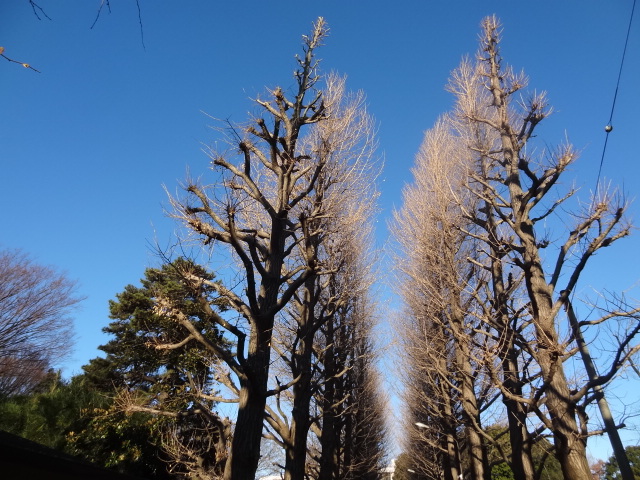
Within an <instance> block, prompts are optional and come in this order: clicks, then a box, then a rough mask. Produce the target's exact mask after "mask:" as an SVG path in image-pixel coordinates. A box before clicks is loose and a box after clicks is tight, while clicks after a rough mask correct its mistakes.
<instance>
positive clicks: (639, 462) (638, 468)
mask: <svg viewBox="0 0 640 480" xmlns="http://www.w3.org/2000/svg"><path fill="white" fill-rule="evenodd" d="M624 451H625V452H626V453H627V458H628V459H629V463H630V465H631V471H632V472H633V476H634V477H635V478H636V479H637V480H640V446H629V447H627V448H625V449H624ZM604 478H605V480H619V479H620V478H622V477H621V475H620V467H618V461H617V460H616V457H615V456H614V455H612V456H611V457H609V460H608V461H607V463H606V465H605V472H604Z"/></svg>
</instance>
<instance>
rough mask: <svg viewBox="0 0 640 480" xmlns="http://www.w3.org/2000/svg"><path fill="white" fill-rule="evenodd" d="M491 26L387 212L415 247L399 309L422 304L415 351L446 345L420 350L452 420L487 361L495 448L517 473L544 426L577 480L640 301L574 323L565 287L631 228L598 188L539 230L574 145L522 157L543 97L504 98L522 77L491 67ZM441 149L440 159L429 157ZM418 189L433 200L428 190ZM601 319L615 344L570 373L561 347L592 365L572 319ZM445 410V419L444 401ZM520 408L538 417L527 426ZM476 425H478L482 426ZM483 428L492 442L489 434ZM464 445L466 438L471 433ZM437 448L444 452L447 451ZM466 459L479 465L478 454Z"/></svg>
mask: <svg viewBox="0 0 640 480" xmlns="http://www.w3.org/2000/svg"><path fill="white" fill-rule="evenodd" d="M499 30H500V26H499V24H498V21H497V20H496V19H495V18H494V17H489V18H487V19H485V20H484V21H483V33H482V35H481V42H480V44H481V48H480V51H479V53H478V59H477V61H476V62H471V61H470V60H463V62H462V64H461V66H460V67H459V68H458V69H457V70H456V71H455V72H454V73H453V75H452V79H451V82H450V84H449V89H450V91H451V92H453V93H454V94H455V96H456V108H455V110H454V112H453V114H451V115H449V116H446V117H443V120H441V122H440V123H439V124H438V125H437V126H436V127H435V128H434V130H433V131H432V132H430V134H429V135H428V136H427V139H426V140H425V146H423V149H422V150H421V154H420V155H421V156H422V157H423V158H427V159H429V162H427V163H428V168H420V155H419V161H418V165H419V166H418V167H417V168H416V170H415V172H414V173H415V174H416V186H415V187H411V188H409V189H408V191H407V195H406V196H405V205H404V207H403V209H404V210H403V211H402V212H401V214H400V215H399V216H398V218H397V220H398V221H397V223H398V224H399V225H400V226H401V229H402V230H401V231H402V235H403V236H402V242H403V246H404V249H405V252H413V251H414V250H415V251H417V252H418V253H416V254H415V255H413V256H410V255H409V256H407V258H408V259H409V260H408V262H406V263H403V264H401V268H402V269H403V272H404V274H405V278H406V280H405V285H406V286H405V288H404V296H405V301H406V303H407V307H408V309H409V313H410V315H409V316H408V317H409V318H411V317H413V319H414V320H415V319H417V318H418V317H419V316H421V315H424V316H425V318H426V319H428V321H429V323H428V324H427V326H428V327H429V328H430V330H429V331H428V332H427V333H428V335H430V336H431V337H432V338H433V345H430V346H429V347H427V348H426V349H425V352H429V351H433V350H435V351H436V352H437V351H439V350H440V351H444V352H446V353H445V354H442V355H441V356H440V357H430V358H432V359H433V360H434V361H433V362H432V368H431V370H426V369H425V371H426V372H428V371H434V369H435V367H433V365H437V362H436V361H435V359H436V358H440V362H442V366H443V367H446V368H450V369H451V373H450V374H449V378H450V379H451V380H450V381H449V384H448V387H449V389H448V390H445V389H441V390H438V391H439V392H440V396H434V395H433V394H432V397H431V400H432V402H431V405H434V406H437V405H447V403H448V402H451V401H452V400H456V399H458V398H459V399H460V400H461V403H462V408H461V409H460V412H461V413H462V417H461V423H462V424H463V425H465V428H467V426H468V425H474V424H476V423H477V421H476V420H475V419H478V418H479V417H478V416H477V415H476V413H479V412H480V411H481V410H479V409H478V403H477V400H479V399H480V398H481V397H478V396H476V406H474V405H473V404H472V403H469V401H468V400H469V399H471V398H472V397H469V396H467V395H466V394H465V392H469V393H470V392H472V391H474V389H472V388H470V387H471V385H472V383H469V384H468V385H467V386H465V379H468V380H471V379H474V378H477V377H475V373H474V371H476V372H478V371H484V372H486V375H487V376H488V378H489V379H490V380H491V383H492V384H493V385H494V387H495V388H496V389H499V392H500V394H501V396H502V399H503V403H504V405H505V407H506V414H507V418H508V421H509V433H510V437H511V445H512V449H511V451H512V452H513V455H512V456H511V458H506V456H505V455H504V453H503V454H502V456H503V457H504V459H505V460H506V461H508V462H509V463H510V465H511V467H512V469H513V471H514V474H515V475H516V477H517V478H523V479H527V478H530V479H533V478H536V476H537V475H539V471H537V470H536V469H535V468H534V465H533V461H532V454H531V452H532V448H533V446H534V443H535V442H536V439H537V438H541V437H540V434H542V433H544V432H545V431H546V432H550V433H551V434H552V435H553V438H554V447H555V455H556V457H557V459H558V461H559V462H560V464H561V466H562V470H563V474H564V476H565V478H567V479H576V480H577V479H584V480H586V479H587V478H590V477H589V475H590V474H589V465H588V462H587V458H586V450H585V445H586V441H587V436H588V435H589V423H588V419H587V416H586V413H585V409H586V407H587V406H588V405H589V404H590V402H592V401H593V400H594V398H598V399H599V400H601V399H602V395H603V390H602V387H603V386H604V385H606V384H607V383H608V382H610V381H611V380H612V378H613V377H614V376H615V374H616V372H617V371H618V370H619V369H620V368H621V366H622V365H623V364H625V363H626V362H627V361H628V360H629V359H630V358H631V355H633V354H634V353H635V352H637V351H638V349H639V348H640V347H638V345H637V342H634V338H635V336H636V335H637V334H638V332H639V331H640V321H639V319H640V317H639V315H638V312H639V309H638V307H637V306H634V305H631V304H629V303H628V302H626V301H625V300H624V298H623V297H610V298H607V299H605V304H604V305H600V307H599V309H600V310H601V311H602V312H603V315H602V316H600V317H598V318H596V319H594V320H591V321H587V320H583V321H581V322H579V321H578V320H577V319H576V318H575V315H574V314H573V308H572V304H571V302H570V298H571V295H572V293H573V291H574V290H575V286H576V284H577V282H578V280H579V278H580V276H581V274H582V272H583V271H584V269H585V267H586V265H587V262H588V261H589V259H590V258H591V257H592V256H593V255H594V254H595V253H596V252H597V251H599V250H600V249H602V248H604V247H607V246H610V245H611V244H612V243H614V242H615V241H616V240H618V239H620V238H622V237H624V236H626V235H628V233H629V228H630V227H629V224H628V222H626V221H625V220H624V212H625V209H626V204H625V203H624V201H623V200H621V199H620V198H619V197H616V196H614V195H611V194H608V193H600V194H599V195H598V196H597V197H595V198H593V199H592V200H591V202H590V203H589V204H588V205H586V207H585V208H584V209H583V210H582V211H579V212H578V213H577V214H574V215H573V221H574V222H575V226H574V227H573V228H570V229H567V232H566V234H565V240H564V241H558V242H555V243H554V242H551V241H550V240H549V238H550V235H549V233H548V232H547V231H546V229H543V226H544V222H543V220H545V219H547V218H548V217H549V216H550V215H551V214H554V213H556V212H557V207H558V206H559V205H561V204H563V202H565V201H566V200H567V199H568V198H569V197H571V196H572V195H573V194H574V191H573V190H571V191H569V192H568V193H566V194H565V195H564V196H561V197H559V198H552V199H551V200H549V197H551V196H552V195H551V194H552V192H553V191H554V188H553V187H554V186H555V184H556V183H557V181H558V179H559V178H560V176H561V175H562V174H563V173H564V172H565V170H566V169H567V168H568V166H569V165H571V164H572V163H573V162H574V161H575V159H576V158H577V155H576V153H575V151H574V150H573V148H572V147H571V146H569V145H563V146H561V147H559V148H558V149H556V150H554V151H544V153H543V154H542V155H539V156H536V157H533V156H532V154H531V152H532V151H535V149H534V148H532V147H531V143H532V142H531V140H532V138H533V132H534V130H535V129H536V126H537V125H538V124H539V123H540V122H541V121H543V120H544V119H545V118H546V117H547V116H548V114H549V113H550V108H549V107H548V105H547V102H546V98H545V96H544V94H534V95H532V96H531V97H529V98H526V97H525V99H524V100H521V101H519V102H515V101H513V100H512V99H513V98H515V97H514V95H515V94H516V92H519V91H520V90H521V89H522V88H523V87H525V86H526V78H525V77H524V75H522V74H520V75H518V74H514V73H513V71H512V70H511V69H510V68H509V67H505V66H504V65H503V64H502V59H501V57H500V52H499ZM527 147H529V148H527ZM439 155H440V156H441V157H442V158H445V159H447V161H446V162H442V161H441V162H437V159H438V156H439ZM456 168H457V169H458V170H456ZM441 172H444V174H442V173H441ZM438 175H440V177H437V176H438ZM434 178H440V180H439V181H435V182H434V181H433V179H434ZM421 182H422V183H421ZM434 185H435V187H434ZM416 192H417V193H416ZM429 194H430V195H431V196H432V197H434V198H433V199H429V198H427V199H426V200H425V197H428V196H429ZM421 195H422V196H421ZM425 206H426V208H425ZM438 206H439V207H438ZM434 207H435V208H434ZM447 235H449V236H447ZM556 236H557V234H556ZM423 245H427V247H428V248H424V247H423ZM465 245H466V248H465ZM545 249H546V251H547V253H546V255H543V251H545ZM553 253H555V255H553ZM552 256H553V257H555V258H552V259H551V260H549V258H550V257H552ZM545 257H546V259H545ZM454 259H455V261H452V260H454ZM465 262H466V265H465ZM457 312H458V313H457ZM474 318H475V320H473V319H474ZM611 320H614V321H616V323H614V324H613V325H617V328H616V335H615V338H616V339H617V344H616V345H615V346H614V353H613V355H612V357H611V359H609V365H608V366H607V367H606V368H604V369H603V371H605V372H606V373H605V374H602V375H597V373H595V372H593V371H592V372H590V373H589V375H587V380H584V381H581V380H580V379H579V378H578V377H576V378H570V377H568V376H567V375H566V374H565V362H566V361H567V360H568V359H569V358H573V357H575V356H577V355H580V356H581V357H583V360H585V365H587V369H588V368H589V359H588V358H587V357H588V356H589V352H588V350H587V349H586V348H585V347H586V345H585V342H584V340H583V339H582V334H581V329H585V328H587V327H589V326H591V327H597V328H604V325H606V322H609V321H611ZM404 331H405V332H407V331H408V330H406V329H405V330H404ZM408 347H411V343H410V342H409V344H408ZM465 358H470V359H471V362H470V363H469V362H467V363H465V361H464V359H465ZM470 366H471V367H472V369H471V370H469V367H470ZM477 367H483V368H484V370H477V369H476V370H474V368H477ZM436 378H437V381H431V382H430V384H429V385H430V387H429V388H431V390H433V388H434V385H441V384H444V385H446V384H447V383H446V381H447V375H443V374H442V369H440V370H436ZM475 391H476V393H477V392H478V390H477V389H475ZM591 391H593V392H594V393H595V395H591V394H590V393H589V392H591ZM449 393H451V395H449ZM413 400H416V399H415V398H414V399H413ZM453 405H455V403H453ZM431 411H435V407H434V408H432V409H431ZM444 413H445V416H449V417H450V416H451V415H452V414H454V411H453V410H452V411H450V412H447V411H445V412H444ZM531 414H535V415H536V416H537V418H538V420H539V422H540V423H539V424H538V425H532V419H531ZM608 428H609V429H611V428H612V424H611V422H609V426H608ZM475 431H476V433H477V434H479V435H480V436H483V431H482V429H481V428H475ZM442 434H443V435H447V433H446V430H442ZM484 439H485V440H487V441H490V439H489V438H487V435H486V434H484ZM467 441H468V442H474V440H473V439H471V438H468V439H467ZM494 446H497V445H496V444H495V443H494ZM466 447H467V448H471V449H472V448H473V447H472V443H469V445H467V446H466ZM441 451H442V452H444V453H447V452H449V454H448V457H449V458H451V453H450V452H451V451H450V449H447V448H444V449H442V450H441ZM446 458H447V455H444V456H443V459H444V460H446ZM474 458H479V457H478V456H477V455H472V460H473V459H474ZM471 466H472V467H473V468H474V469H475V471H476V472H477V471H478V470H477V467H479V466H480V464H479V463H478V465H477V466H473V462H472V464H471ZM447 469H449V467H448V466H446V467H445V471H446V470H447ZM453 474H455V472H454V471H452V475H453Z"/></svg>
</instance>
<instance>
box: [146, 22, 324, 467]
mask: <svg viewBox="0 0 640 480" xmlns="http://www.w3.org/2000/svg"><path fill="white" fill-rule="evenodd" d="M326 32H327V28H326V24H325V23H324V20H323V19H319V20H318V21H317V22H316V24H315V25H314V29H313V32H312V34H311V35H310V36H309V37H304V47H303V51H304V55H303V56H302V57H300V58H298V62H299V69H298V70H297V71H296V73H295V78H296V82H297V90H296V91H295V92H294V94H293V97H292V98H291V99H289V98H287V95H286V94H285V92H284V91H283V90H282V89H280V88H276V89H274V90H272V91H270V97H271V99H270V100H268V101H264V100H259V99H258V100H256V102H257V104H258V106H259V107H260V109H261V112H262V114H263V115H264V117H262V116H257V117H256V118H255V120H254V122H253V124H252V125H248V126H246V127H244V128H242V132H241V133H240V132H239V131H238V129H236V128H234V127H232V128H231V129H230V131H231V138H230V141H231V143H232V144H234V145H235V148H236V149H237V152H238V153H239V158H238V161H235V160H234V159H233V158H232V155H230V154H220V153H218V152H211V158H212V164H213V167H214V169H216V170H217V171H219V172H220V173H221V177H220V178H221V179H220V181H219V182H218V183H217V184H214V185H213V186H210V187H207V186H203V185H200V184H198V183H196V182H189V183H188V185H186V187H185V190H186V192H187V195H186V197H185V198H183V199H178V198H173V199H172V203H173V206H174V207H175V216H176V217H177V218H179V219H180V220H182V221H183V222H184V224H185V226H186V227H187V229H188V230H189V231H191V232H192V233H194V234H196V235H197V236H199V237H200V238H201V239H202V242H203V243H204V244H205V245H208V244H214V245H225V246H226V247H227V248H228V249H229V251H230V252H231V254H232V256H233V257H234V258H235V259H236V260H237V267H238V269H237V272H238V273H239V276H240V277H241V281H240V282H239V283H234V282H233V281H230V282H216V283H215V284H211V285H210V287H211V288H213V289H214V290H215V291H217V292H218V294H219V295H220V296H221V297H223V298H224V299H225V300H226V302H227V303H228V304H229V306H230V307H231V309H232V310H233V311H235V313H236V314H237V317H235V318H233V319H230V318H229V315H225V316H221V315H219V314H218V313H216V312H215V311H213V310H212V309H209V310H210V315H211V318H212V319H214V320H215V321H216V322H217V324H218V325H219V326H220V327H221V328H223V329H224V330H226V332H227V334H228V335H229V336H230V337H231V338H232V339H233V341H232V343H233V344H234V348H233V350H231V349H220V348H219V346H216V345H208V344H207V342H206V339H205V338H203V337H202V335H201V333H200V332H198V331H197V330H196V329H195V328H193V326H192V325H190V323H189V322H188V319H186V318H184V317H183V316H180V312H178V311H176V310H175V309H174V308H172V306H171V302H170V301H169V300H168V299H164V300H163V299H160V301H159V303H158V311H159V312H161V313H162V314H164V315H167V316H169V317H173V318H175V319H176V321H178V322H179V323H180V324H181V325H183V326H184V328H185V329H186V330H187V331H188V332H189V338H190V339H192V340H194V341H199V342H201V343H203V345H205V346H206V348H210V349H212V351H214V352H215V353H216V355H218V357H220V358H222V359H223V360H224V361H225V362H226V364H227V365H228V367H229V369H230V372H229V373H230V375H228V376H227V377H226V384H227V386H228V387H229V388H230V390H231V391H232V392H234V393H236V394H237V395H238V397H239V404H238V406H239V409H238V416H237V421H236V425H235V432H234V436H233V442H232V447H231V452H230V456H229V460H228V461H227V466H226V469H225V479H246V478H251V477H252V476H253V475H254V474H255V471H256V468H257V465H258V459H259V456H260V438H261V434H262V423H263V422H262V420H263V417H264V414H265V407H266V401H267V398H268V397H269V396H272V395H276V394H278V393H280V392H282V391H284V390H286V389H288V388H289V387H291V386H293V385H294V384H295V383H296V382H298V381H300V378H299V377H300V375H298V376H297V377H296V378H292V379H291V380H290V381H288V382H286V383H285V384H279V385H277V386H275V388H273V389H269V370H270V362H271V350H272V341H273V332H274V327H275V326H276V322H277V319H278V318H279V315H281V314H282V312H283V310H284V309H285V308H286V307H287V306H288V305H290V303H291V301H292V299H293V298H294V297H295V296H296V295H298V294H299V292H301V291H302V289H303V288H304V287H305V285H309V284H310V283H311V282H313V281H314V279H315V278H317V277H318V275H321V274H322V273H323V271H324V268H325V267H324V266H323V265H322V263H321V262H318V261H317V259H316V251H317V248H318V239H319V238H321V237H323V236H324V235H325V232H322V231H320V232H319V231H316V229H317V228H318V227H319V226H321V225H322V219H323V218H324V217H326V216H327V215H328V214H331V212H332V210H330V209H328V207H327V202H326V201H325V200H324V198H323V195H324V193H323V189H325V188H327V186H328V185H331V183H332V182H334V181H335V179H333V178H332V177H331V176H329V175H325V170H326V169H328V168H329V167H328V165H329V162H330V160H331V153H332V152H331V151H330V148H331V143H330V142H329V143H328V144H327V143H326V142H320V143H318V142H314V141H313V140H312V139H311V140H307V139H306V136H305V133H306V132H308V133H309V135H310V136H311V137H312V136H313V132H314V131H320V130H321V129H322V124H323V122H326V121H328V120H329V119H330V110H328V109H327V101H326V99H325V98H324V96H323V93H322V91H320V90H319V89H318V86H317V83H318V82H319V80H320V76H319V74H318V73H317V61H316V60H315V57H314V51H315V49H316V48H317V47H318V46H319V45H320V43H321V41H322V39H323V38H324V36H325V35H326ZM314 125H315V126H316V127H317V129H315V130H314V129H313V128H311V127H313V126H314ZM320 138H322V137H320ZM325 180H327V181H328V182H329V183H328V184H325V183H324V182H325ZM331 188H333V187H331ZM334 202H335V200H334ZM186 278H189V279H190V281H191V284H192V287H193V288H194V289H195V290H197V289H198V288H199V287H200V286H201V285H204V284H207V285H208V283H207V282H206V281H205V280H203V279H201V278H197V276H189V275H188V274H187V275H186ZM307 290H308V291H310V289H309V288H307ZM202 303H203V305H202V306H203V308H204V309H206V308H207V305H206V303H207V302H206V300H204V299H203V302H202ZM185 341H186V339H185ZM235 379H237V385H235ZM302 431H304V427H302Z"/></svg>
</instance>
